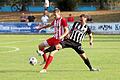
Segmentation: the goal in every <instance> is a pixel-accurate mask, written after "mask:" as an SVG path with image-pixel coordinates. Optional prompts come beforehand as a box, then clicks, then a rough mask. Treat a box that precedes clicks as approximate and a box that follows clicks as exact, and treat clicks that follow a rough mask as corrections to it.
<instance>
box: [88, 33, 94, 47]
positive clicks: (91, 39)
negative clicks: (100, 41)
mask: <svg viewBox="0 0 120 80" xmlns="http://www.w3.org/2000/svg"><path fill="white" fill-rule="evenodd" d="M89 42H90V46H91V47H92V46H93V35H92V33H90V34H89Z"/></svg>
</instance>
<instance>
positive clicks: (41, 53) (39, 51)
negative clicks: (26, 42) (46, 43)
mask: <svg viewBox="0 0 120 80" xmlns="http://www.w3.org/2000/svg"><path fill="white" fill-rule="evenodd" d="M36 52H37V54H38V55H39V56H42V55H43V54H44V52H43V51H41V50H37V51H36Z"/></svg>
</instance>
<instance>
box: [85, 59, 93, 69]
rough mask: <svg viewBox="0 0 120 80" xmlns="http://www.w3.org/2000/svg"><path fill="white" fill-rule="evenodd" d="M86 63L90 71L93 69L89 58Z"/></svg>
mask: <svg viewBox="0 0 120 80" xmlns="http://www.w3.org/2000/svg"><path fill="white" fill-rule="evenodd" d="M84 63H85V64H86V65H87V67H88V68H89V69H92V66H91V64H90V61H89V59H88V58H87V59H84Z"/></svg>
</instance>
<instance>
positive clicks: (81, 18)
mask: <svg viewBox="0 0 120 80" xmlns="http://www.w3.org/2000/svg"><path fill="white" fill-rule="evenodd" d="M79 20H80V22H86V20H87V18H85V17H79Z"/></svg>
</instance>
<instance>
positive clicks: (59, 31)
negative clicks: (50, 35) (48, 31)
mask: <svg viewBox="0 0 120 80" xmlns="http://www.w3.org/2000/svg"><path fill="white" fill-rule="evenodd" d="M51 24H52V25H53V27H54V31H55V34H54V37H55V38H56V39H59V38H60V36H61V35H63V34H64V27H68V25H67V21H66V19H65V18H62V17H60V18H58V19H55V20H54V21H53V22H52V23H51Z"/></svg>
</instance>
